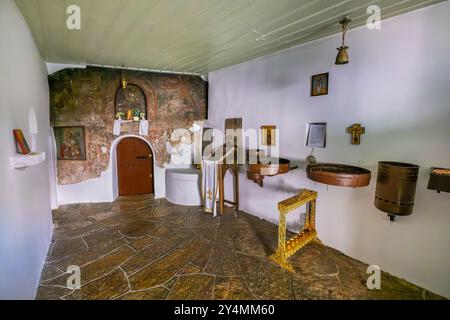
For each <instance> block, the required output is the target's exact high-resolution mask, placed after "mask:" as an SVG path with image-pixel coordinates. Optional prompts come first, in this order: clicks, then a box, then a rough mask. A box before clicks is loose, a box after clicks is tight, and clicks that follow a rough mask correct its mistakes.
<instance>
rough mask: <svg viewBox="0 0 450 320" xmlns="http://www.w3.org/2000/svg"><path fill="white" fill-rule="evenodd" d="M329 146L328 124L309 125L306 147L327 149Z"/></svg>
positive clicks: (315, 123) (316, 123)
mask: <svg viewBox="0 0 450 320" xmlns="http://www.w3.org/2000/svg"><path fill="white" fill-rule="evenodd" d="M326 145H327V123H326V122H313V123H309V124H308V134H307V138H306V146H307V147H310V148H325V147H326Z"/></svg>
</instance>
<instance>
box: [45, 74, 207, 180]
mask: <svg viewBox="0 0 450 320" xmlns="http://www.w3.org/2000/svg"><path fill="white" fill-rule="evenodd" d="M121 77H122V71H121V70H117V69H109V68H98V67H87V68H86V69H64V70H61V71H59V72H57V73H55V74H53V75H50V76H49V86H50V117H51V119H50V120H51V125H52V126H53V127H64V126H84V127H85V129H86V131H85V139H86V160H84V161H74V160H71V161H67V160H58V161H57V175H58V183H59V184H73V183H78V182H81V181H84V180H87V179H91V178H95V177H99V176H100V175H101V173H102V171H105V170H106V169H107V168H108V166H109V153H110V149H111V145H112V143H113V141H114V140H115V139H116V138H117V137H115V136H114V135H113V134H112V129H113V122H114V116H115V98H116V92H117V90H118V89H119V88H120V85H121V83H120V81H121ZM125 77H126V80H127V82H128V83H129V84H135V85H137V86H139V87H140V88H141V89H142V90H143V92H144V94H145V99H146V105H147V119H148V121H149V123H150V126H149V135H148V137H146V139H148V141H149V142H150V144H151V145H152V147H153V149H154V150H155V159H156V165H158V166H160V167H161V166H163V164H164V163H165V162H167V161H168V160H169V154H168V153H167V150H166V142H168V141H169V140H170V136H171V133H172V132H173V130H175V129H177V128H186V129H188V128H190V127H191V126H192V123H193V121H195V120H201V119H205V117H206V113H207V105H206V104H207V94H208V90H207V83H206V82H205V81H203V80H202V79H201V78H200V77H197V76H188V75H175V74H160V73H151V72H140V71H131V70H127V71H126V72H125ZM138 132H139V130H138V123H136V122H132V123H125V124H123V125H122V134H138ZM169 142H170V141H169Z"/></svg>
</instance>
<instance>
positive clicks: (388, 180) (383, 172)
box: [375, 161, 419, 216]
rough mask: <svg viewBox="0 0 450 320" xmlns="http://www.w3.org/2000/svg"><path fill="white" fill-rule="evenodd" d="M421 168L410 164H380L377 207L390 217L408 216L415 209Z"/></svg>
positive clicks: (382, 162)
mask: <svg viewBox="0 0 450 320" xmlns="http://www.w3.org/2000/svg"><path fill="white" fill-rule="evenodd" d="M418 173H419V166H417V165H415V164H410V163H401V162H392V161H380V162H378V175H377V187H376V190H375V206H376V207H377V208H378V209H380V210H381V211H384V212H386V213H388V214H390V215H400V216H407V215H410V214H411V213H412V211H413V208H414V198H415V196H416V186H417V176H418Z"/></svg>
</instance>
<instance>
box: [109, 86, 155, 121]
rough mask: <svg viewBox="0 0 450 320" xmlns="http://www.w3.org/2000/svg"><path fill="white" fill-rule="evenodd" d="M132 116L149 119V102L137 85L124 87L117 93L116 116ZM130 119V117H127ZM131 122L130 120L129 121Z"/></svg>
mask: <svg viewBox="0 0 450 320" xmlns="http://www.w3.org/2000/svg"><path fill="white" fill-rule="evenodd" d="M118 113H121V114H123V115H127V114H129V115H132V116H133V117H139V118H141V115H143V116H142V118H145V119H147V101H146V99H145V94H144V91H142V89H141V88H139V87H138V86H137V85H135V84H130V83H129V84H128V85H127V86H126V88H123V87H122V86H121V87H119V89H117V92H116V113H115V114H116V115H117V114H118ZM127 119H128V117H127ZM128 120H129V119H128Z"/></svg>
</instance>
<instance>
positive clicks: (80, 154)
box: [53, 127, 86, 160]
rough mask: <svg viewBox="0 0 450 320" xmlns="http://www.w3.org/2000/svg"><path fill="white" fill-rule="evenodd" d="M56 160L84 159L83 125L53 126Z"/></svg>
mask: <svg viewBox="0 0 450 320" xmlns="http://www.w3.org/2000/svg"><path fill="white" fill-rule="evenodd" d="M53 131H54V133H55V140H56V154H57V159H58V160H86V140H85V129H84V127H54V128H53Z"/></svg>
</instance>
